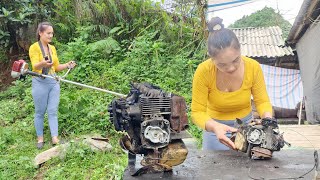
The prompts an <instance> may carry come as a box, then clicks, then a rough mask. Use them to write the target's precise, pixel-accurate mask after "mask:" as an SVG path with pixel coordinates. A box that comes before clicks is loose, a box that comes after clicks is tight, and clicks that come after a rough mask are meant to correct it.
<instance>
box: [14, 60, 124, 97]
mask: <svg viewBox="0 0 320 180" xmlns="http://www.w3.org/2000/svg"><path fill="white" fill-rule="evenodd" d="M28 68H29V65H28V63H26V61H24V60H22V59H20V60H17V61H15V62H14V63H13V65H12V70H11V77H13V78H23V77H25V76H26V75H31V76H36V77H41V78H51V79H55V80H57V81H62V82H66V83H70V84H74V85H77V86H81V87H86V88H90V89H94V90H98V91H102V92H106V93H109V94H113V95H116V96H119V97H125V96H126V95H124V94H120V93H117V92H113V91H109V90H106V89H101V88H98V87H94V86H89V85H86V84H81V83H78V82H74V81H69V80H66V79H64V78H65V77H66V76H67V74H68V73H69V72H70V70H71V69H68V71H67V72H66V74H64V75H63V76H49V75H45V74H39V73H36V72H33V71H30V70H29V69H28Z"/></svg>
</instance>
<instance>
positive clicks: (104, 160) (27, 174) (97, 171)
mask: <svg viewBox="0 0 320 180" xmlns="http://www.w3.org/2000/svg"><path fill="white" fill-rule="evenodd" d="M25 106H26V105H24V104H23V100H19V99H18V98H13V99H3V100H0V109H2V110H1V112H0V124H1V126H0V179H121V177H122V173H123V171H124V168H125V167H126V165H127V156H126V154H125V153H124V152H123V151H122V150H121V148H120V146H119V145H118V139H119V137H120V134H119V133H115V132H114V131H110V130H109V131H107V130H106V131H101V130H100V131H99V130H96V131H95V132H92V133H94V134H97V133H98V134H101V135H104V136H106V137H107V138H108V139H109V140H110V143H111V145H112V146H113V148H112V150H111V151H110V152H101V151H94V150H91V149H90V147H88V146H87V145H85V144H82V143H80V142H81V141H77V139H79V138H80V137H81V136H82V135H86V134H88V132H87V131H85V132H83V133H77V134H69V135H68V136H67V137H62V138H63V139H66V140H67V141H69V142H70V144H71V145H70V147H69V148H68V149H67V152H66V154H65V156H62V157H58V158H54V159H51V160H49V161H47V162H46V163H44V164H43V165H42V166H41V167H40V168H39V167H37V166H35V165H34V158H35V157H36V156H37V154H39V153H41V152H42V151H45V150H47V149H49V148H51V147H52V144H51V137H50V131H49V128H48V123H47V119H45V130H44V132H45V134H44V137H45V141H46V143H45V146H44V148H43V149H42V150H38V149H37V148H36V146H35V145H36V133H35V129H34V124H33V118H32V117H33V111H32V110H30V108H32V107H25ZM26 113H27V114H26ZM60 121H61V120H60ZM78 126H79V127H80V126H81V124H78ZM108 132H111V133H108ZM90 134H91V133H90Z"/></svg>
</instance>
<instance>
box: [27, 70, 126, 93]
mask: <svg viewBox="0 0 320 180" xmlns="http://www.w3.org/2000/svg"><path fill="white" fill-rule="evenodd" d="M27 73H28V74H30V75H34V76H38V77H46V78H51V79H55V80H57V81H62V82H66V83H70V84H74V85H77V86H82V87H86V88H90V89H94V90H98V91H102V92H106V93H109V94H113V95H116V96H120V97H126V95H124V94H120V93H117V92H113V91H109V90H106V89H101V88H97V87H94V86H89V85H85V84H81V83H77V82H73V81H69V80H66V79H62V78H61V77H59V76H56V77H53V76H48V75H44V74H37V73H35V72H32V71H28V72H27Z"/></svg>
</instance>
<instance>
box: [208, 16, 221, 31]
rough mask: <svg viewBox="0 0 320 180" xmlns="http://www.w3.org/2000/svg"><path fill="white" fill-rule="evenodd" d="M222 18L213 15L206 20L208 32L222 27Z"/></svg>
mask: <svg viewBox="0 0 320 180" xmlns="http://www.w3.org/2000/svg"><path fill="white" fill-rule="evenodd" d="M222 21H223V19H221V18H219V17H213V18H211V20H210V21H209V22H208V31H209V32H215V31H219V30H221V29H223V28H224V25H223V24H222Z"/></svg>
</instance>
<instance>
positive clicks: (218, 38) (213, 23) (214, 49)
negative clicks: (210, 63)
mask: <svg viewBox="0 0 320 180" xmlns="http://www.w3.org/2000/svg"><path fill="white" fill-rule="evenodd" d="M208 31H209V37H208V54H209V56H211V57H215V56H216V55H217V54H218V53H219V51H220V50H223V49H224V48H227V47H233V48H234V49H240V43H239V40H238V38H237V36H236V35H235V34H234V32H233V31H231V30H230V29H227V28H224V25H223V24H222V19H221V18H219V17H214V18H212V19H211V20H210V21H209V22H208Z"/></svg>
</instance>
